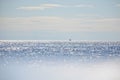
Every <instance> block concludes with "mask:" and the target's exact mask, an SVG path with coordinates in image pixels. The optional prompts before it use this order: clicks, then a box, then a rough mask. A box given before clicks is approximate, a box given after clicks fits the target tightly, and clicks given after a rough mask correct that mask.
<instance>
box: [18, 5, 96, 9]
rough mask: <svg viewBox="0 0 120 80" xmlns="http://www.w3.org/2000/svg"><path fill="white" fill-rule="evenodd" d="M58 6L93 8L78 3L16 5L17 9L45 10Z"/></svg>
mask: <svg viewBox="0 0 120 80" xmlns="http://www.w3.org/2000/svg"><path fill="white" fill-rule="evenodd" d="M60 7H66V8H71V7H76V8H77V7H78V8H93V7H94V5H89V4H79V5H60V4H41V5H39V6H22V7H18V8H17V9H21V10H45V9H50V8H60Z"/></svg>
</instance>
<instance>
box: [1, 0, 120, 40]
mask: <svg viewBox="0 0 120 80" xmlns="http://www.w3.org/2000/svg"><path fill="white" fill-rule="evenodd" d="M119 34H120V0H0V39H1V40H68V39H69V38H71V39H73V40H120V37H119Z"/></svg>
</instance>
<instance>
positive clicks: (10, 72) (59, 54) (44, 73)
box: [0, 41, 120, 80]
mask: <svg viewBox="0 0 120 80" xmlns="http://www.w3.org/2000/svg"><path fill="white" fill-rule="evenodd" d="M119 74H120V42H49V41H48V42H41V41H0V80H120V76H119Z"/></svg>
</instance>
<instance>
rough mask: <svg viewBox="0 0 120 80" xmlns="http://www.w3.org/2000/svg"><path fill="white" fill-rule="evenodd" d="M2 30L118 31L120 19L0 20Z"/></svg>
mask: <svg viewBox="0 0 120 80" xmlns="http://www.w3.org/2000/svg"><path fill="white" fill-rule="evenodd" d="M0 22H1V23H0V25H4V27H3V28H5V27H6V28H7V29H8V28H10V29H12V28H13V29H17V30H20V29H23V30H28V29H31V30H54V31H65V32H66V31H67V32H71V31H72V32H78V31H92V32H94V31H120V28H119V26H118V25H120V18H89V19H87V18H69V19H68V18H63V17H55V16H36V17H16V18H0Z"/></svg>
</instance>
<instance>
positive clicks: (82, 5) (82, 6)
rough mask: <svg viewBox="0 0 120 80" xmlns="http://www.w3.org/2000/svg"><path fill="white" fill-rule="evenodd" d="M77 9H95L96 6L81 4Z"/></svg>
mask: <svg viewBox="0 0 120 80" xmlns="http://www.w3.org/2000/svg"><path fill="white" fill-rule="evenodd" d="M75 7H79V8H94V5H90V4H80V5H75Z"/></svg>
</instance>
